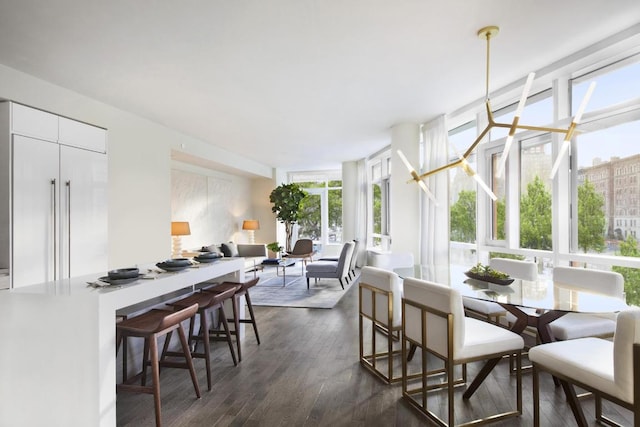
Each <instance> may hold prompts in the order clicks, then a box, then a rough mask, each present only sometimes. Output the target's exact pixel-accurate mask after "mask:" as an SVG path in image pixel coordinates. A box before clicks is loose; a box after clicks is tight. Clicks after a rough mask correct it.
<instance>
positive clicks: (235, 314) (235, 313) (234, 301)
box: [221, 295, 242, 364]
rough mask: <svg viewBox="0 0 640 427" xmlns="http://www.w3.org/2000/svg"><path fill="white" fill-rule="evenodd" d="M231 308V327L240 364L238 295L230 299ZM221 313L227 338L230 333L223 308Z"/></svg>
mask: <svg viewBox="0 0 640 427" xmlns="http://www.w3.org/2000/svg"><path fill="white" fill-rule="evenodd" d="M231 307H232V308H233V326H234V328H235V330H234V334H235V336H236V346H237V347H238V361H240V362H242V349H241V348H240V316H239V314H238V313H239V312H240V296H239V295H234V296H233V297H232V298H231ZM221 313H222V318H223V319H224V320H225V322H224V323H223V324H224V325H225V330H226V331H227V336H229V335H230V332H229V327H228V324H227V318H226V316H225V315H224V308H222V309H221ZM232 353H233V351H232ZM234 364H235V358H234Z"/></svg>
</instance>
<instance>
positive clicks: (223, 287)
mask: <svg viewBox="0 0 640 427" xmlns="http://www.w3.org/2000/svg"><path fill="white" fill-rule="evenodd" d="M259 280H260V278H259V277H256V278H254V279H252V280H249V281H248V282H244V283H237V282H222V283H221V284H219V285H215V286H210V287H208V288H203V289H202V290H203V291H204V292H213V293H221V292H226V291H227V289H231V288H237V290H236V291H235V294H234V295H233V319H227V320H228V321H229V322H231V321H233V325H234V330H233V331H231V333H232V334H233V335H235V336H236V344H237V346H238V361H242V350H241V348H240V323H251V324H252V325H253V332H254V333H255V334H256V341H257V342H258V345H260V336H259V335H258V326H257V325H256V316H255V315H254V314H253V306H252V305H251V297H250V296H249V288H252V287H254V286H255V285H257V284H258V281H259ZM243 296H244V297H245V298H246V300H247V307H248V308H249V316H250V318H249V319H241V318H240V315H239V313H240V298H242V297H243ZM212 333H214V334H222V333H223V331H221V330H218V331H212Z"/></svg>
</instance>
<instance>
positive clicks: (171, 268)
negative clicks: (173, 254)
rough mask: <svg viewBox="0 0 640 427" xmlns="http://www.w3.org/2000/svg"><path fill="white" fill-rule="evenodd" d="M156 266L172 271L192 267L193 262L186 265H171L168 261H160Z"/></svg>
mask: <svg viewBox="0 0 640 427" xmlns="http://www.w3.org/2000/svg"><path fill="white" fill-rule="evenodd" d="M156 267H158V268H160V269H162V270H164V271H171V272H174V271H182V270H185V269H187V268H189V267H191V262H189V264H186V265H184V264H181V265H169V264H167V263H166V262H159V263H157V264H156Z"/></svg>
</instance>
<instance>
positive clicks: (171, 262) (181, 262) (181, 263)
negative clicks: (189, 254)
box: [159, 258, 191, 267]
mask: <svg viewBox="0 0 640 427" xmlns="http://www.w3.org/2000/svg"><path fill="white" fill-rule="evenodd" d="M159 264H164V265H166V266H167V267H187V266H189V265H191V260H190V259H189V258H172V259H167V260H164V261H162V262H160V263H159Z"/></svg>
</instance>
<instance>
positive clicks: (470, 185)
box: [449, 122, 477, 243]
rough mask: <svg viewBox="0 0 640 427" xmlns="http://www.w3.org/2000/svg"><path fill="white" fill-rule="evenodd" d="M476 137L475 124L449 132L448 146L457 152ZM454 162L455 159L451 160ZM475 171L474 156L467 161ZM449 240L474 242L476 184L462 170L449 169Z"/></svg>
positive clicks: (470, 123)
mask: <svg viewBox="0 0 640 427" xmlns="http://www.w3.org/2000/svg"><path fill="white" fill-rule="evenodd" d="M476 136H477V128H476V124H475V122H469V123H466V124H464V125H462V126H460V127H458V128H456V129H453V130H451V131H450V132H449V144H450V145H451V146H452V147H455V148H456V149H457V150H460V149H463V148H464V147H468V146H470V145H471V143H473V141H474V140H475V139H476ZM452 160H454V161H455V160H456V159H452ZM469 164H470V166H471V167H472V168H474V169H475V156H472V158H470V159H469ZM449 205H450V206H451V208H450V210H449V215H450V221H449V224H450V239H451V240H452V241H455V242H465V243H474V242H475V241H476V182H475V180H474V179H473V178H471V177H470V176H469V175H468V174H467V173H465V172H464V170H462V168H459V167H456V168H451V169H449Z"/></svg>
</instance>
